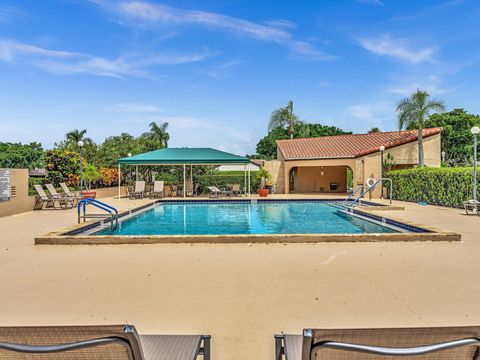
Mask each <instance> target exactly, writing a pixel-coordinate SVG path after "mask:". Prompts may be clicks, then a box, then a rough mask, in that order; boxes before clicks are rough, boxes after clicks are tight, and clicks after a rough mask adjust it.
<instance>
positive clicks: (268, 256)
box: [0, 196, 480, 360]
mask: <svg viewBox="0 0 480 360" xmlns="http://www.w3.org/2000/svg"><path fill="white" fill-rule="evenodd" d="M302 197H303V196H302ZM106 200H107V201H108V203H111V204H112V205H114V206H117V207H119V208H120V209H127V208H129V207H136V206H139V205H140V204H143V203H145V202H146V201H147V200H131V201H130V200H127V199H121V200H118V199H106ZM395 204H399V205H402V206H405V211H378V212H376V213H377V214H384V215H385V216H388V217H391V218H395V219H399V220H406V221H411V222H415V223H423V224H428V225H431V226H434V227H438V228H441V229H444V230H447V231H453V232H458V233H461V234H462V241H460V242H414V243H407V242H395V243H388V242H378V243H314V244H155V245H122V246H109V245H107V246H38V245H37V246H35V245H34V242H33V239H34V237H36V236H39V235H41V234H45V233H48V232H50V231H54V230H58V229H59V228H62V227H67V226H69V225H71V224H72V223H75V222H76V213H75V211H74V210H67V211H62V210H48V211H36V212H27V213H23V214H18V215H14V216H10V217H4V218H0V272H1V274H2V282H1V283H0V304H2V307H1V309H0V317H1V319H2V325H47V324H111V323H125V322H128V323H131V324H134V325H136V326H137V328H138V329H139V332H140V333H144V334H145V333H161V334H192V333H203V334H211V335H212V337H213V338H212V346H213V349H212V354H213V357H214V358H215V359H227V360H230V359H235V360H236V359H244V358H252V359H273V357H274V356H273V354H274V346H273V334H275V333H279V332H281V331H285V332H288V333H300V332H301V329H302V328H303V327H381V326H392V327H393V326H436V325H438V326H441V325H478V324H479V323H480V307H479V306H478V300H479V298H480V282H479V281H478V279H479V278H480V266H479V264H480V233H479V230H478V229H479V226H480V217H478V216H470V217H467V216H466V215H464V213H463V211H462V210H460V209H448V208H441V207H435V206H420V205H417V204H411V203H400V202H395Z"/></svg>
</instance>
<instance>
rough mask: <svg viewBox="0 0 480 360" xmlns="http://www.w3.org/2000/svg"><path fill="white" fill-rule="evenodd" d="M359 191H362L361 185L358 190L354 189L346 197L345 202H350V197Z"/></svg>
mask: <svg viewBox="0 0 480 360" xmlns="http://www.w3.org/2000/svg"><path fill="white" fill-rule="evenodd" d="M360 190H363V185H360V186H359V187H358V188H356V189H355V191H354V192H352V193H351V194H350V195H348V197H347V198H346V199H345V202H347V201H348V200H350V199H351V198H352V197H354V196H355V194H356V193H358V192H359V191H360Z"/></svg>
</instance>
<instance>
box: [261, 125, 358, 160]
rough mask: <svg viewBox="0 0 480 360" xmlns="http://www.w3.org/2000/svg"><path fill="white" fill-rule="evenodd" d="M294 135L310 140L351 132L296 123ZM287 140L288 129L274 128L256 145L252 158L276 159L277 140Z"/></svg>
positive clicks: (333, 127)
mask: <svg viewBox="0 0 480 360" xmlns="http://www.w3.org/2000/svg"><path fill="white" fill-rule="evenodd" d="M294 134H295V137H301V138H310V137H318V136H333V135H345V134H351V132H346V131H344V130H342V129H340V128H337V127H336V126H327V125H321V124H305V123H297V124H295V125H294ZM289 138H290V136H289V131H288V129H285V128H283V127H277V128H274V129H273V130H271V131H270V132H269V133H268V134H267V135H266V136H265V137H263V138H262V139H260V141H259V142H258V143H257V149H256V150H257V154H256V155H254V157H256V158H261V159H267V160H269V159H276V158H277V140H285V139H289ZM252 157H253V156H252Z"/></svg>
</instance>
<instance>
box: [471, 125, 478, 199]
mask: <svg viewBox="0 0 480 360" xmlns="http://www.w3.org/2000/svg"><path fill="white" fill-rule="evenodd" d="M470 132H471V133H472V134H473V200H474V201H475V202H476V201H477V137H478V133H480V128H479V127H478V126H474V127H472V128H471V129H470Z"/></svg>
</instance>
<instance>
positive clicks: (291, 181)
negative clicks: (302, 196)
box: [288, 167, 298, 192]
mask: <svg viewBox="0 0 480 360" xmlns="http://www.w3.org/2000/svg"><path fill="white" fill-rule="evenodd" d="M297 177H298V168H297V167H293V168H291V169H290V173H289V174H288V190H289V192H295V189H296V186H297Z"/></svg>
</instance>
